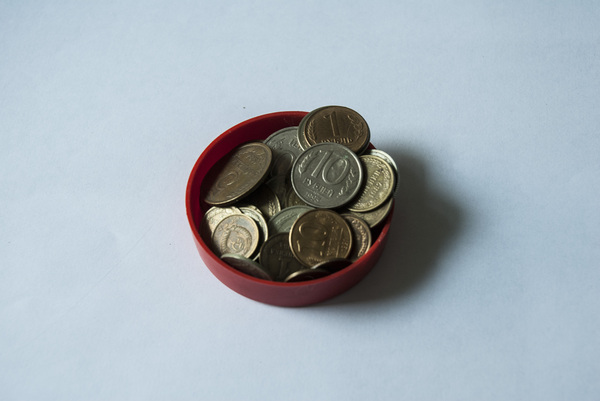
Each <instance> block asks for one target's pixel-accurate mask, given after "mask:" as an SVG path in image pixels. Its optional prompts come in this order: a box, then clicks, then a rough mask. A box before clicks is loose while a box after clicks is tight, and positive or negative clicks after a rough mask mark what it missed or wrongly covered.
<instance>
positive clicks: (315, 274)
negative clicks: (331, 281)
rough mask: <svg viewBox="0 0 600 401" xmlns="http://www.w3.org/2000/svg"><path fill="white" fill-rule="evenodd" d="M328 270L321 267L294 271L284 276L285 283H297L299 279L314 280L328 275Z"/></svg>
mask: <svg viewBox="0 0 600 401" xmlns="http://www.w3.org/2000/svg"><path fill="white" fill-rule="evenodd" d="M329 274H330V273H329V272H328V271H327V270H323V269H304V270H299V271H297V272H294V273H292V274H290V275H289V276H287V277H286V278H285V280H284V281H285V282H286V283H298V282H300V281H308V280H316V279H318V278H323V277H327V276H329Z"/></svg>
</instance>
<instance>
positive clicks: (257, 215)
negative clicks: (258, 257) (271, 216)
mask: <svg viewBox="0 0 600 401" xmlns="http://www.w3.org/2000/svg"><path fill="white" fill-rule="evenodd" d="M239 209H240V211H241V212H242V213H243V214H245V215H246V216H248V217H250V218H251V219H252V220H254V222H255V223H256V225H257V226H258V231H259V233H260V238H259V240H258V243H259V244H262V243H263V242H265V241H266V240H267V238H269V228H268V225H267V221H266V220H265V218H264V217H263V215H262V213H261V212H260V210H258V208H256V207H254V206H240V208H239ZM258 249H260V246H258V247H257V250H258Z"/></svg>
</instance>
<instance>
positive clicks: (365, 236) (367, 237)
mask: <svg viewBox="0 0 600 401" xmlns="http://www.w3.org/2000/svg"><path fill="white" fill-rule="evenodd" d="M341 216H342V217H343V218H344V220H346V222H347V223H348V225H349V226H350V229H351V230H352V249H350V255H349V256H348V259H349V260H351V261H352V262H354V261H357V260H358V259H359V258H360V257H361V256H362V255H364V254H365V253H367V251H368V250H369V248H370V247H371V229H370V228H369V225H368V224H367V223H366V222H365V221H364V220H363V219H361V218H360V217H358V216H356V215H354V214H351V213H346V214H342V215H341Z"/></svg>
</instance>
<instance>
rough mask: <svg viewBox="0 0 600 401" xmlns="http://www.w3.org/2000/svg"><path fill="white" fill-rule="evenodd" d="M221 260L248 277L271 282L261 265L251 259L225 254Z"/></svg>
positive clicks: (271, 279)
mask: <svg viewBox="0 0 600 401" xmlns="http://www.w3.org/2000/svg"><path fill="white" fill-rule="evenodd" d="M221 260H222V261H223V262H225V263H227V264H228V265H229V266H231V267H233V268H235V269H237V270H239V271H241V272H242V273H245V274H247V275H249V276H252V277H256V278H261V279H263V280H268V281H273V278H272V277H271V276H270V275H269V273H268V272H267V271H266V270H265V269H264V268H263V267H262V266H261V265H259V264H258V263H256V262H255V261H253V260H251V259H248V258H245V257H243V256H240V255H236V254H235V253H226V254H224V255H223V256H221Z"/></svg>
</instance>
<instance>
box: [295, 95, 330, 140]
mask: <svg viewBox="0 0 600 401" xmlns="http://www.w3.org/2000/svg"><path fill="white" fill-rule="evenodd" d="M325 107H327V106H324V107H319V108H318V109H315V110H313V111H311V112H309V113H308V114H306V115H305V116H304V118H302V120H301V121H300V124H298V133H297V135H298V143H299V144H300V149H302V150H306V149H308V148H310V144H309V143H308V142H307V141H306V136H305V135H304V131H305V128H306V122H307V121H308V120H309V119H310V118H312V116H313V115H314V114H315V113H316V112H317V111H319V110H321V109H324V108H325Z"/></svg>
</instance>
